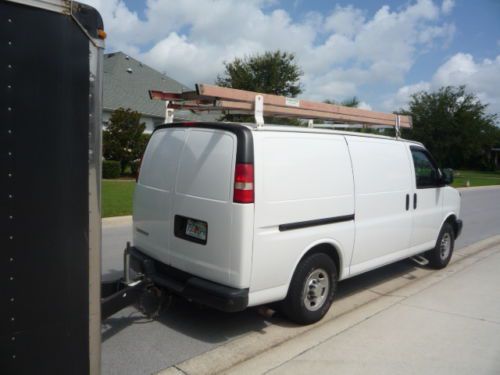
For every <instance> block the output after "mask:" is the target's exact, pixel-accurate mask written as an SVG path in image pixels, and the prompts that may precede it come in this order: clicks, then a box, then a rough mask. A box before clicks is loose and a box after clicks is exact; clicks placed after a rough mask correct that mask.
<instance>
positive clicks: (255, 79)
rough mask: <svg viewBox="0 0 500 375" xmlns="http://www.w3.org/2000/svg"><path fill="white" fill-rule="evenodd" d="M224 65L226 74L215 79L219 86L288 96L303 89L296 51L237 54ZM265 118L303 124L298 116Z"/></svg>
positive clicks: (231, 117)
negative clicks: (249, 54)
mask: <svg viewBox="0 0 500 375" xmlns="http://www.w3.org/2000/svg"><path fill="white" fill-rule="evenodd" d="M224 67H225V71H224V73H223V74H222V75H218V76H217V80H216V81H215V84H216V85H218V86H222V87H230V88H233V89H239V90H248V91H255V92H260V93H264V94H273V95H282V96H288V97H295V96H297V95H298V94H300V93H301V92H302V86H301V84H300V77H301V76H302V74H303V72H302V70H301V69H300V68H299V66H298V65H297V64H296V63H295V55H294V54H293V53H288V52H282V51H280V50H277V51H274V52H270V51H268V52H265V53H264V54H262V55H253V56H245V57H244V58H238V57H237V58H235V59H234V60H233V61H232V62H229V63H228V62H225V63H224ZM221 119H222V120H224V121H235V122H253V116H249V115H234V114H224V115H223V116H222V118H221ZM264 121H265V122H266V123H268V124H272V123H279V124H288V125H300V121H299V120H298V119H295V118H290V119H286V118H283V117H281V118H273V117H267V116H266V117H265V118H264Z"/></svg>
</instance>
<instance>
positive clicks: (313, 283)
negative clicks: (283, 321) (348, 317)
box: [281, 253, 337, 324]
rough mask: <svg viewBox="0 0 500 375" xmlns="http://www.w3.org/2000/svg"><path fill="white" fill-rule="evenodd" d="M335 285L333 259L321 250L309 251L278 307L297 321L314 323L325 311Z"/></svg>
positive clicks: (329, 304) (330, 301) (335, 273)
mask: <svg viewBox="0 0 500 375" xmlns="http://www.w3.org/2000/svg"><path fill="white" fill-rule="evenodd" d="M336 289H337V267H336V266H335V263H334V262H333V260H332V259H331V258H330V257H329V256H328V255H326V254H324V253H316V254H312V255H310V256H308V257H307V258H305V259H303V260H302V261H301V262H300V263H299V265H298V266H297V269H296V270H295V273H294V275H293V278H292V282H291V283H290V288H289V290H288V295H287V297H286V299H285V300H284V301H283V304H282V308H281V310H282V312H283V313H284V314H285V315H286V316H287V317H288V318H289V319H290V320H292V321H294V322H296V323H299V324H311V323H315V322H317V321H319V320H321V318H323V316H325V314H326V313H327V312H328V310H329V308H330V306H331V304H332V302H333V297H334V295H335V291H336Z"/></svg>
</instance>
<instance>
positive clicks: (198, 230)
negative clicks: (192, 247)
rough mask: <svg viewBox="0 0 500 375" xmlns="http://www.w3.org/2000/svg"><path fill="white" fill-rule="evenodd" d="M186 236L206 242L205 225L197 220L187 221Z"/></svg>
mask: <svg viewBox="0 0 500 375" xmlns="http://www.w3.org/2000/svg"><path fill="white" fill-rule="evenodd" d="M186 235H188V236H191V237H194V238H197V239H199V240H202V241H206V240H207V223H205V222H203V221H198V220H192V219H187V223H186Z"/></svg>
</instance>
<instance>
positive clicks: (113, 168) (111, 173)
mask: <svg viewBox="0 0 500 375" xmlns="http://www.w3.org/2000/svg"><path fill="white" fill-rule="evenodd" d="M120 172H121V167H120V162H119V161H115V160H103V162H102V177H103V178H118V177H120Z"/></svg>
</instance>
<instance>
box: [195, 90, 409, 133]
mask: <svg viewBox="0 0 500 375" xmlns="http://www.w3.org/2000/svg"><path fill="white" fill-rule="evenodd" d="M196 90H197V92H198V93H199V94H200V95H204V96H210V97H216V98H220V99H226V100H231V101H241V102H247V103H253V102H254V101H255V95H262V96H263V97H264V104H270V105H275V106H278V107H284V108H297V107H294V106H290V105H288V104H287V98H285V97H284V96H277V95H270V94H259V93H257V92H252V91H244V90H237V89H231V88H226V87H219V86H214V85H207V84H198V85H197V86H196ZM295 100H297V99H295V98H294V101H295ZM299 102H300V104H299V106H300V109H303V110H313V111H318V112H327V113H329V114H330V116H333V115H335V118H336V117H337V116H341V117H342V116H350V117H352V118H353V119H354V118H355V117H358V116H359V117H360V120H361V118H363V121H366V119H368V118H370V119H374V120H375V119H377V120H383V122H384V123H387V122H392V125H393V126H395V125H396V117H397V115H395V114H392V113H383V112H375V111H369V110H366V109H359V108H350V107H345V106H340V105H335V104H327V103H321V102H312V101H308V100H299ZM306 118H307V116H306ZM323 118H324V117H323ZM329 118H331V119H335V118H333V117H329ZM353 121H355V120H353ZM400 124H401V126H402V127H411V120H410V118H409V117H408V116H400Z"/></svg>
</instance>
